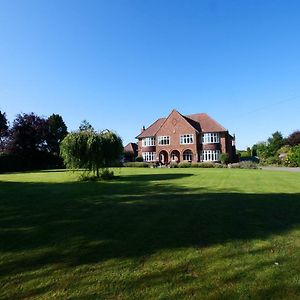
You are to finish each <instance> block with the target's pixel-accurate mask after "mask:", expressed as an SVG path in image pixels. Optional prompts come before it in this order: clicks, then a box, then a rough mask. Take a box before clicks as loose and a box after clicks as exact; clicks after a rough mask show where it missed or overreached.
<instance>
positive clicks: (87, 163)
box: [60, 130, 123, 178]
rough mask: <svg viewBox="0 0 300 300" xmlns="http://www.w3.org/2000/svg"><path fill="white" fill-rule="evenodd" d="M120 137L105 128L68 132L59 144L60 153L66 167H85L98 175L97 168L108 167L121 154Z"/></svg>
mask: <svg viewBox="0 0 300 300" xmlns="http://www.w3.org/2000/svg"><path fill="white" fill-rule="evenodd" d="M122 152H123V144H122V140H121V138H120V137H119V136H118V135H117V134H116V133H114V132H112V131H109V130H105V131H102V132H95V131H90V130H86V131H77V132H72V133H69V134H68V135H67V136H66V137H65V138H64V140H63V141H62V143H61V145H60V154H61V157H62V158H63V160H64V163H65V165H66V166H67V168H68V169H79V168H80V169H81V168H82V169H86V170H89V171H92V172H93V173H94V174H96V176H97V178H99V177H100V172H99V170H101V169H105V168H108V167H110V166H111V165H112V164H113V163H114V162H116V161H117V160H118V159H119V158H120V157H121V155H122Z"/></svg>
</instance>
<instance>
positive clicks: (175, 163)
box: [169, 162, 178, 169]
mask: <svg viewBox="0 0 300 300" xmlns="http://www.w3.org/2000/svg"><path fill="white" fill-rule="evenodd" d="M169 167H170V168H173V169H174V168H178V163H177V162H171V163H170V164H169Z"/></svg>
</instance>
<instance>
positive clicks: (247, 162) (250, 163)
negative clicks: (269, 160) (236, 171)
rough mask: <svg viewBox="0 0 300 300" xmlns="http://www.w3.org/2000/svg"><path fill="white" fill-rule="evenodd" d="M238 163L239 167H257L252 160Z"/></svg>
mask: <svg viewBox="0 0 300 300" xmlns="http://www.w3.org/2000/svg"><path fill="white" fill-rule="evenodd" d="M239 165H240V168H241V169H258V164H257V163H255V162H253V161H241V162H240V163H239Z"/></svg>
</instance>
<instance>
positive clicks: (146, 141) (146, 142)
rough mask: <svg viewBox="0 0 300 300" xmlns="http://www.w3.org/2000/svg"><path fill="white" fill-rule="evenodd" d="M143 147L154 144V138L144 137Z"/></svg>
mask: <svg viewBox="0 0 300 300" xmlns="http://www.w3.org/2000/svg"><path fill="white" fill-rule="evenodd" d="M142 145H143V147H148V146H155V138H154V137H146V138H143V140H142Z"/></svg>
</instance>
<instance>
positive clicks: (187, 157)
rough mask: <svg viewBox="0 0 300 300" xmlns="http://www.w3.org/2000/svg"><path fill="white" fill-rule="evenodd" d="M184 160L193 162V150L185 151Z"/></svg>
mask: <svg viewBox="0 0 300 300" xmlns="http://www.w3.org/2000/svg"><path fill="white" fill-rule="evenodd" d="M183 160H187V161H192V160H193V152H192V151H191V150H185V151H184V152H183Z"/></svg>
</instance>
